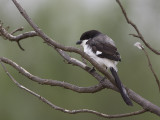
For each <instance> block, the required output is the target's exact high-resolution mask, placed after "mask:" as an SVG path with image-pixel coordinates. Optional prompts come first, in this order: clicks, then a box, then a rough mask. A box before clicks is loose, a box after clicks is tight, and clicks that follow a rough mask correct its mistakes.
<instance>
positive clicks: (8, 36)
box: [0, 23, 37, 51]
mask: <svg viewBox="0 0 160 120" xmlns="http://www.w3.org/2000/svg"><path fill="white" fill-rule="evenodd" d="M22 30H23V27H21V28H18V29H16V30H14V31H13V32H11V34H10V33H8V31H7V30H6V29H5V28H3V27H2V23H0V35H1V36H3V37H4V38H6V39H8V40H10V41H15V42H17V44H18V46H19V48H20V49H21V50H23V51H24V48H23V47H22V46H21V44H20V40H22V39H25V38H28V37H34V36H37V33H36V32H35V31H29V32H25V33H23V34H19V35H17V36H14V35H13V34H14V33H16V32H17V31H22Z"/></svg>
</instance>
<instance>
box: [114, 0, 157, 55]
mask: <svg viewBox="0 0 160 120" xmlns="http://www.w3.org/2000/svg"><path fill="white" fill-rule="evenodd" d="M116 1H117V3H118V5H119V6H120V8H121V10H122V13H123V15H124V17H125V19H126V21H127V23H128V24H130V25H131V26H132V27H133V28H134V29H135V30H136V32H137V35H135V34H130V35H132V36H134V37H138V38H139V39H140V40H141V41H142V42H143V43H144V44H145V46H146V47H148V48H149V49H150V50H151V51H152V52H154V53H155V54H157V55H160V52H159V51H157V50H156V49H154V48H153V47H151V45H150V44H149V43H147V42H146V40H145V39H144V37H143V36H142V34H141V32H140V31H139V29H138V27H137V26H136V24H134V23H133V22H132V21H131V20H130V19H129V17H128V15H127V13H126V11H125V9H124V8H123V6H122V4H121V2H120V0H116Z"/></svg>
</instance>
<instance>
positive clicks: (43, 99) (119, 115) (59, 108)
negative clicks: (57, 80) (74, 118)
mask: <svg viewBox="0 0 160 120" xmlns="http://www.w3.org/2000/svg"><path fill="white" fill-rule="evenodd" d="M0 62H1V65H2V67H3V69H4V71H5V72H6V74H7V75H8V76H9V78H10V79H11V80H12V81H13V82H14V83H15V84H16V85H17V86H18V87H19V88H21V89H23V90H25V91H27V92H28V93H30V94H32V95H34V96H35V97H37V98H38V99H40V100H41V101H42V102H44V103H46V104H48V105H49V106H50V107H52V108H53V109H55V110H59V111H62V112H64V113H69V114H77V113H91V114H95V115H97V116H100V117H104V118H121V117H128V116H133V115H139V114H142V113H145V112H147V111H146V110H144V109H142V110H139V111H135V112H131V113H125V114H116V115H108V114H104V113H101V112H98V111H94V110H89V109H79V110H68V109H65V108H62V107H59V106H56V105H55V104H53V103H52V102H50V101H49V100H47V99H46V98H44V97H42V96H40V95H39V94H37V93H35V92H33V91H32V90H30V89H28V88H26V87H24V86H23V85H21V84H20V83H18V82H17V81H16V80H15V79H14V77H13V76H12V75H11V74H10V73H9V72H8V71H7V69H6V67H5V66H4V65H3V63H2V61H0Z"/></svg>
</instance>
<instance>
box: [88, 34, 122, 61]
mask: <svg viewBox="0 0 160 120" xmlns="http://www.w3.org/2000/svg"><path fill="white" fill-rule="evenodd" d="M87 44H89V46H90V47H91V48H92V51H93V52H94V53H95V54H96V55H97V56H98V57H101V58H107V59H110V60H114V61H121V57H120V54H119V53H118V51H117V48H116V47H115V45H114V42H113V40H112V39H111V38H109V37H108V36H106V35H103V34H101V35H99V36H97V37H94V38H93V39H91V40H89V41H88V42H87ZM97 51H99V52H98V53H97Z"/></svg>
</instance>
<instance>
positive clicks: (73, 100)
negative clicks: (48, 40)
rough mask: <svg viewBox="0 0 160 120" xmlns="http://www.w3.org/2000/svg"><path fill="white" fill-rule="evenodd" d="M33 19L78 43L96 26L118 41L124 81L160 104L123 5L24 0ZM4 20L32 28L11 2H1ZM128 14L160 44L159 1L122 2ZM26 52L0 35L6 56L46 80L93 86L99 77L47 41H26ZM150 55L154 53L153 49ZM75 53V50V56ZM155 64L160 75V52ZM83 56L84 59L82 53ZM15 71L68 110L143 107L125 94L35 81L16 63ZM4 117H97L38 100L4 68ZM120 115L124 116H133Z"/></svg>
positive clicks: (0, 111)
mask: <svg viewBox="0 0 160 120" xmlns="http://www.w3.org/2000/svg"><path fill="white" fill-rule="evenodd" d="M19 2H20V3H21V4H22V6H23V7H24V8H25V9H26V11H27V12H28V14H29V15H30V17H31V18H32V19H33V20H34V21H35V22H36V23H37V25H38V26H39V27H40V28H41V29H42V30H43V31H44V32H45V33H47V34H48V35H49V36H50V37H52V38H53V39H55V40H56V41H57V42H59V43H62V44H64V45H67V46H75V47H77V46H76V45H75V43H76V41H77V40H79V38H80V35H81V34H82V33H83V32H85V31H87V30H90V29H97V30H99V31H101V32H103V33H106V34H107V35H108V36H110V37H111V38H112V39H113V40H115V42H116V45H117V47H118V48H119V52H120V53H121V56H122V62H121V63H119V65H118V67H119V75H120V78H121V80H122V81H123V83H124V84H125V85H126V86H128V87H129V88H131V89H133V90H134V91H135V92H137V93H139V94H140V95H142V96H143V97H144V98H146V99H148V100H150V101H151V102H153V103H155V104H156V105H160V100H159V91H158V87H157V84H156V82H155V79H154V77H153V75H152V73H151V72H150V69H149V68H148V65H147V60H146V58H145V56H144V54H143V52H142V51H140V50H138V49H137V48H135V47H134V46H133V44H134V43H135V42H136V41H139V40H138V39H136V38H133V37H132V36H129V35H128V34H129V33H134V31H133V29H132V28H131V27H130V26H129V25H128V24H127V23H126V21H125V19H124V17H123V15H122V13H121V11H120V8H119V6H118V5H117V3H116V2H115V1H114V0H80V1H78V0H52V1H50V0H45V1H43V0H34V1H32V0H27V1H25V0H21V1H19ZM0 3H1V4H0V20H2V22H3V23H4V25H5V26H8V25H9V26H10V31H12V30H13V29H15V28H18V27H21V26H23V27H24V28H25V31H29V30H32V29H31V28H30V27H29V25H28V24H27V23H26V21H25V20H24V18H23V17H22V16H21V15H20V14H19V12H18V10H17V9H16V7H15V6H14V4H13V3H12V2H11V1H10V0H1V1H0ZM122 3H123V5H124V6H125V8H126V10H127V13H128V15H129V17H130V18H131V19H132V21H134V22H135V23H136V24H137V26H138V27H139V29H140V30H141V31H142V33H143V34H144V37H145V38H146V40H147V41H148V42H149V43H151V45H152V46H154V47H155V48H159V44H160V41H159V38H160V34H159V33H160V15H159V11H160V1H158V0H141V1H139V0H134V1H133V0H132V1H131V0H128V1H127V0H125V1H123V2H122ZM21 44H22V46H23V47H24V48H25V51H24V52H23V51H21V50H20V49H19V48H18V46H17V44H16V43H12V42H9V41H5V40H3V39H2V38H0V56H4V57H7V58H9V59H11V60H13V61H15V62H16V63H18V64H19V65H21V66H22V67H24V68H25V69H27V70H28V71H30V72H31V73H32V74H34V75H37V76H40V77H42V78H51V79H56V80H60V81H66V82H69V83H72V84H76V85H78V86H91V85H95V84H97V81H96V80H95V79H94V78H92V77H91V76H90V75H88V74H87V73H86V72H84V71H83V70H81V69H80V68H78V67H74V66H71V65H68V64H66V63H64V61H63V59H62V58H61V57H60V56H59V55H58V54H57V53H56V52H55V51H54V50H53V49H52V48H50V47H48V46H47V45H46V44H45V43H43V41H42V40H41V39H40V38H38V37H35V38H30V39H27V40H24V41H21ZM148 52H149V53H150V51H148ZM71 55H72V56H75V57H77V58H78V57H79V56H76V55H75V54H71ZM149 55H150V57H151V61H152V64H153V67H154V69H155V71H156V73H157V74H158V73H159V72H160V68H159V56H156V55H154V54H152V53H150V54H149ZM79 58H80V57H79ZM8 69H9V71H10V73H11V74H12V75H13V76H15V78H16V79H17V80H18V81H19V82H20V83H22V84H23V85H24V86H26V87H28V88H30V89H31V90H33V91H35V92H37V93H39V94H40V95H42V96H44V97H46V98H47V99H49V100H50V101H52V102H53V103H54V104H56V105H59V106H61V107H64V108H68V109H79V108H88V109H93V110H97V111H100V112H104V113H108V114H118V113H125V112H130V111H135V110H137V109H139V107H138V106H137V105H136V104H135V105H134V107H128V106H127V105H125V103H124V102H123V100H122V98H121V96H120V94H117V93H115V92H113V91H110V90H107V89H106V90H103V91H101V92H98V93H94V94H79V93H75V92H72V91H70V90H66V89H63V88H58V87H51V86H44V85H39V84H37V83H34V82H32V81H30V80H28V79H26V78H25V77H23V76H22V75H20V74H19V73H18V72H16V71H15V70H14V69H12V68H11V67H8ZM0 101H1V102H0V119H2V120H21V119H23V120H28V119H30V120H44V119H46V120H53V119H61V120H64V119H65V120H70V119H76V120H81V119H83V120H88V119H92V120H97V119H104V118H99V117H97V116H95V115H91V114H86V113H85V114H77V115H68V114H65V113H62V112H59V111H56V110H54V109H51V108H50V107H48V106H47V105H46V104H44V103H42V102H41V101H39V100H38V99H37V98H35V97H34V96H31V95H29V94H28V93H26V92H24V91H22V90H20V89H19V88H17V87H16V86H15V85H14V84H13V83H12V81H11V80H10V79H9V78H8V77H7V76H6V74H5V73H4V71H3V70H2V68H1V69H0ZM128 119H130V118H121V119H119V120H128ZM131 119H145V120H151V119H154V120H158V117H157V116H155V115H153V114H151V113H145V114H142V115H138V116H134V117H132V118H131Z"/></svg>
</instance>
